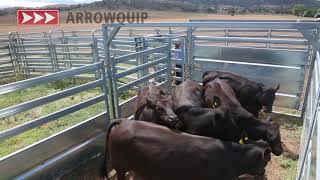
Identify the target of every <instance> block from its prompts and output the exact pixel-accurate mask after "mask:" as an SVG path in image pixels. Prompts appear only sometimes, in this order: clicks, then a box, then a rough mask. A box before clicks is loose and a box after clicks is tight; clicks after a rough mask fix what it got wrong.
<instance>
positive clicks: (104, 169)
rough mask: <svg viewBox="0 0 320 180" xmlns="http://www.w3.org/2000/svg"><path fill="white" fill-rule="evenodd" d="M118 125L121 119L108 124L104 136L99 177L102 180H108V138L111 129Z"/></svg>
mask: <svg viewBox="0 0 320 180" xmlns="http://www.w3.org/2000/svg"><path fill="white" fill-rule="evenodd" d="M120 123H121V119H118V120H114V121H113V122H111V123H110V125H109V127H108V129H107V134H106V138H105V149H104V156H103V160H102V165H101V170H100V176H101V178H102V179H105V178H108V169H107V163H108V156H109V153H108V141H109V136H110V133H111V130H112V128H113V127H114V126H116V125H119V124H120Z"/></svg>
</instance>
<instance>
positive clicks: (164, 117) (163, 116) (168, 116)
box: [146, 97, 179, 127]
mask: <svg viewBox="0 0 320 180" xmlns="http://www.w3.org/2000/svg"><path fill="white" fill-rule="evenodd" d="M146 105H147V107H149V108H152V109H154V110H155V111H156V113H157V116H158V117H159V120H160V121H161V122H164V123H169V124H171V126H172V127H175V126H176V124H177V123H178V122H179V119H178V116H177V115H176V114H175V113H174V112H173V110H172V100H171V98H170V97H161V98H159V99H158V100H157V101H155V100H152V99H150V98H147V104H146Z"/></svg>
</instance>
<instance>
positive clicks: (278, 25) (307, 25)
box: [103, 21, 320, 29]
mask: <svg viewBox="0 0 320 180" xmlns="http://www.w3.org/2000/svg"><path fill="white" fill-rule="evenodd" d="M103 26H104V27H146V26H148V27H214V28H243V27H245V28H269V29H317V28H320V24H319V23H317V22H287V21H281V22H270V21H266V22H252V21H242V22H239V21H238V22H237V21H226V22H222V21H221V22H218V21H216V22H187V23H183V22H175V23H165V22H164V23H143V24H135V23H131V24H129V23H128V24H104V25H103Z"/></svg>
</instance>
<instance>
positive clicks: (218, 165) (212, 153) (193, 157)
mask: <svg viewBox="0 0 320 180" xmlns="http://www.w3.org/2000/svg"><path fill="white" fill-rule="evenodd" d="M278 89H279V85H278V86H277V87H266V86H265V85H264V84H261V83H257V82H254V81H251V80H249V79H247V78H244V77H242V76H240V75H238V74H235V73H231V72H225V71H208V72H205V73H204V74H203V83H202V85H200V84H199V83H197V82H194V81H191V80H186V81H185V82H183V83H181V84H179V85H177V86H176V87H175V89H174V90H173V92H172V93H166V92H165V90H164V89H163V88H161V87H159V86H156V85H148V86H145V87H143V88H142V89H140V90H139V92H138V95H137V99H136V104H135V114H134V119H135V120H126V119H117V120H114V121H113V122H112V123H111V124H110V125H109V128H108V131H107V137H106V142H107V145H106V155H107V157H108V161H107V160H106V162H108V163H110V165H111V168H113V169H115V170H116V172H117V179H118V180H124V179H125V173H126V172H129V171H132V172H134V174H135V176H138V177H140V178H141V179H143V180H232V179H237V178H241V177H246V176H249V175H252V176H257V177H264V173H265V167H266V165H267V163H268V162H269V161H270V159H271V153H273V154H274V155H277V156H279V155H281V154H282V152H283V148H282V143H281V136H280V130H279V124H278V123H277V122H274V121H272V118H271V117H270V116H269V117H267V118H266V119H262V120H259V119H258V113H259V111H260V110H263V111H264V112H268V113H270V112H272V106H273V102H274V99H275V93H276V91H277V90H278ZM105 159H107V158H105ZM104 164H105V165H106V163H104ZM108 169H110V167H108ZM106 173H107V168H106V166H104V168H103V174H106Z"/></svg>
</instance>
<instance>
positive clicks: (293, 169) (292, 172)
mask: <svg viewBox="0 0 320 180" xmlns="http://www.w3.org/2000/svg"><path fill="white" fill-rule="evenodd" d="M273 158H275V161H277V162H278V163H279V164H280V166H281V167H282V168H284V169H285V171H284V174H283V178H284V179H283V180H295V179H296V175H297V168H298V161H295V160H291V159H288V158H284V157H283V156H279V157H276V156H274V157H273Z"/></svg>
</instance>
